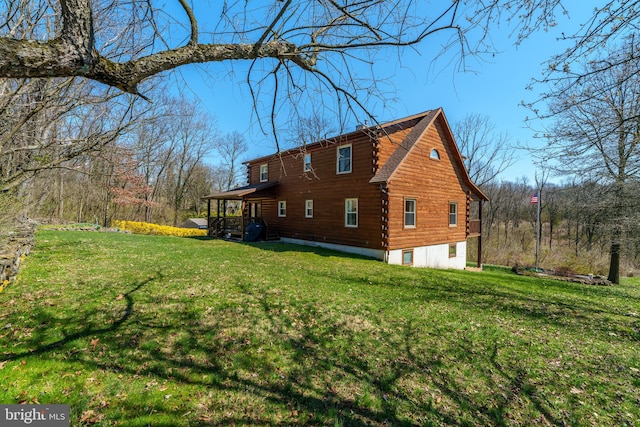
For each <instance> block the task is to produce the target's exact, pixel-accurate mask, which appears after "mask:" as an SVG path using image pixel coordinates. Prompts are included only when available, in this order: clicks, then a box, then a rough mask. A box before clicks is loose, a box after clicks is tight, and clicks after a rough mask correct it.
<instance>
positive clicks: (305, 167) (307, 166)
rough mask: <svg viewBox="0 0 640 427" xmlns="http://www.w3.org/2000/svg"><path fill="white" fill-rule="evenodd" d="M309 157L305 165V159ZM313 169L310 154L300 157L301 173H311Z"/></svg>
mask: <svg viewBox="0 0 640 427" xmlns="http://www.w3.org/2000/svg"><path fill="white" fill-rule="evenodd" d="M307 156H309V163H307V161H306V159H307ZM312 169H313V167H312V166H311V153H306V154H305V155H304V156H302V172H311V170H312Z"/></svg>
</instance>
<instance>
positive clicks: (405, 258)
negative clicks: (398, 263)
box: [402, 250, 413, 265]
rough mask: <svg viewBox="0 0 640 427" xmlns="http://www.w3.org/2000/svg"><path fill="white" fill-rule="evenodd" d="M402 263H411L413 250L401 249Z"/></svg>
mask: <svg viewBox="0 0 640 427" xmlns="http://www.w3.org/2000/svg"><path fill="white" fill-rule="evenodd" d="M402 265H413V251H412V250H409V251H402Z"/></svg>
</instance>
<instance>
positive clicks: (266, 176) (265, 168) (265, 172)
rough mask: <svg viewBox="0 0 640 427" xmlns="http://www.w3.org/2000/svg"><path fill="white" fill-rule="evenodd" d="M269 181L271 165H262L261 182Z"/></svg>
mask: <svg viewBox="0 0 640 427" xmlns="http://www.w3.org/2000/svg"><path fill="white" fill-rule="evenodd" d="M268 180H269V165H268V164H264V165H260V182H267V181H268Z"/></svg>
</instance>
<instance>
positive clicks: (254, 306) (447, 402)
mask: <svg viewBox="0 0 640 427" xmlns="http://www.w3.org/2000/svg"><path fill="white" fill-rule="evenodd" d="M23 265H24V267H23V269H22V271H21V272H20V274H19V276H18V279H17V281H16V282H15V283H13V284H11V285H10V286H8V287H7V289H6V290H5V291H4V292H3V293H1V294H0V403H17V402H25V403H38V402H39V403H66V404H69V405H70V406H71V412H72V426H78V425H90V424H93V425H126V426H146V425H152V426H179V425H230V424H237V425H248V424H249V425H273V424H283V425H356V426H357V425H400V426H413V425H460V426H463V425H532V424H538V425H585V426H591V425H594V426H601V425H615V426H624V425H628V426H633V425H640V281H639V280H638V279H626V280H625V281H624V283H623V284H622V285H620V286H615V287H592V286H587V285H578V284H570V283H564V282H556V281H550V280H539V279H534V278H530V277H519V276H516V275H513V274H511V273H510V272H508V271H504V270H500V269H493V270H490V271H485V272H482V273H472V272H463V271H437V270H427V269H412V268H406V267H397V266H388V265H385V264H382V263H380V262H377V261H372V260H367V259H361V258H354V257H349V256H346V255H342V254H339V253H336V252H330V251H324V250H317V249H311V248H305V247H299V246H294V245H284V244H255V245H247V244H238V243H227V242H223V241H213V240H198V239H180V238H172V237H154V236H137V235H127V234H116V233H92V232H79V231H44V230H43V231H39V232H38V234H37V236H36V248H35V250H34V251H33V252H32V254H31V255H29V256H28V257H27V259H26V260H25V262H24V264H23Z"/></svg>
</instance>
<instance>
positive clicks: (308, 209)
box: [304, 200, 313, 218]
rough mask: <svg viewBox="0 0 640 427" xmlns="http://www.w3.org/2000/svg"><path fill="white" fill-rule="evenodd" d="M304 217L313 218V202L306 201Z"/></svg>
mask: <svg viewBox="0 0 640 427" xmlns="http://www.w3.org/2000/svg"><path fill="white" fill-rule="evenodd" d="M304 217H305V218H313V200H305V201H304Z"/></svg>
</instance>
